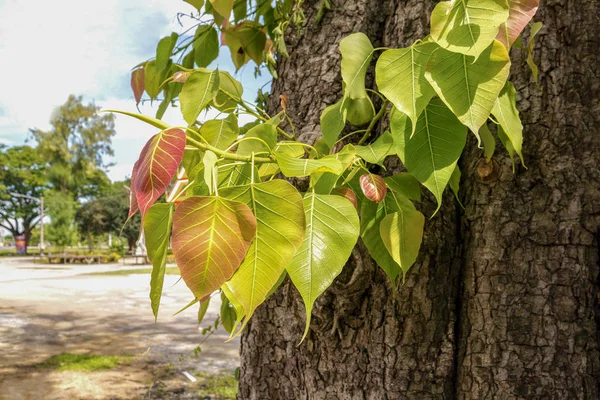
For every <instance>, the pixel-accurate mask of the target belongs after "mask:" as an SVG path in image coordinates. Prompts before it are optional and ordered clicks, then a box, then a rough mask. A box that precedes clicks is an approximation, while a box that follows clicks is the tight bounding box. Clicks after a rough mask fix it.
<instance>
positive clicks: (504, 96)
mask: <svg viewBox="0 0 600 400" xmlns="http://www.w3.org/2000/svg"><path fill="white" fill-rule="evenodd" d="M492 114H493V115H494V117H495V118H496V121H498V123H499V124H500V126H502V128H503V129H504V133H505V134H506V136H507V137H508V139H509V140H510V142H511V143H512V145H513V149H514V150H515V152H516V153H517V154H518V155H519V158H521V162H522V163H523V154H522V153H521V149H522V147H523V124H522V123H521V118H520V117H519V110H517V91H516V89H515V87H514V85H513V84H512V83H511V82H506V85H504V88H503V89H502V92H501V93H500V96H498V98H497V99H496V102H495V103H494V107H493V108H492ZM523 165H525V164H524V163H523Z"/></svg>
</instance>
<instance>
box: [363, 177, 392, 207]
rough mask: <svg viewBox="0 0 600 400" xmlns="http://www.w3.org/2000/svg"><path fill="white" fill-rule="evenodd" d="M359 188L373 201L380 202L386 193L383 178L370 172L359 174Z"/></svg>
mask: <svg viewBox="0 0 600 400" xmlns="http://www.w3.org/2000/svg"><path fill="white" fill-rule="evenodd" d="M360 188H361V190H362V192H363V193H364V195H365V196H366V197H367V199H369V200H371V201H374V202H375V203H380V202H381V201H382V200H383V198H384V197H385V194H386V193H387V186H386V185H385V181H384V180H383V178H382V177H381V176H379V175H375V174H371V173H368V174H364V175H361V177H360Z"/></svg>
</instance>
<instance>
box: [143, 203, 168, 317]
mask: <svg viewBox="0 0 600 400" xmlns="http://www.w3.org/2000/svg"><path fill="white" fill-rule="evenodd" d="M172 222H173V205H172V204H154V205H153V206H152V207H150V209H149V210H148V213H147V214H146V217H145V218H144V235H145V237H146V248H147V249H148V258H149V259H150V261H152V275H151V278H150V302H151V305H152V312H153V313H154V318H155V319H157V318H158V308H159V306H160V298H161V296H162V289H163V282H164V279H165V267H166V265H167V250H168V248H169V240H170V239H171V223H172Z"/></svg>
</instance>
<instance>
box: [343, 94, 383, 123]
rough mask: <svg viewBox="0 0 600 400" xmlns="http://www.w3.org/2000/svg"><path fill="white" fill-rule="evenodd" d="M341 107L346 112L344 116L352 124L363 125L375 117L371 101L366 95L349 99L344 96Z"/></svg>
mask: <svg viewBox="0 0 600 400" xmlns="http://www.w3.org/2000/svg"><path fill="white" fill-rule="evenodd" d="M343 101H344V103H343V105H342V108H343V109H344V110H345V112H346V118H347V120H348V122H350V123H351V124H352V125H354V126H361V125H365V124H367V123H369V122H371V120H372V119H373V117H375V108H373V102H372V101H371V99H370V98H368V97H361V98H360V99H350V98H347V97H345V98H344V99H343Z"/></svg>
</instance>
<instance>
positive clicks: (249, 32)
mask: <svg viewBox="0 0 600 400" xmlns="http://www.w3.org/2000/svg"><path fill="white" fill-rule="evenodd" d="M233 31H234V32H235V36H236V37H237V38H238V40H239V41H240V43H241V45H242V49H243V50H244V52H245V53H246V54H247V55H248V57H250V58H251V59H252V61H254V62H255V63H256V65H257V66H260V65H261V64H262V63H263V61H264V51H265V47H266V45H267V35H266V34H265V32H264V31H263V29H262V27H261V26H260V25H258V24H255V23H253V22H250V21H245V22H243V23H241V24H238V25H237V26H236V27H234V28H233Z"/></svg>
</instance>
